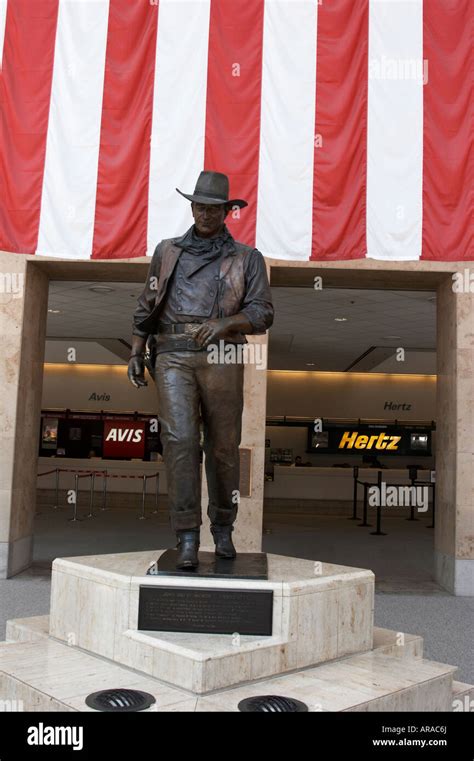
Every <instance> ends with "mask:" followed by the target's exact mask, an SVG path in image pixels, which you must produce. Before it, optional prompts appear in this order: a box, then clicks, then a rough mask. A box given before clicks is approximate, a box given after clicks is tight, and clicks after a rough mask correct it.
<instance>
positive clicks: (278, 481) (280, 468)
mask: <svg viewBox="0 0 474 761" xmlns="http://www.w3.org/2000/svg"><path fill="white" fill-rule="evenodd" d="M381 471H382V480H383V481H385V482H386V483H390V484H397V485H398V484H400V485H407V486H409V485H410V479H409V472H408V469H407V468H382V469H381ZM377 473H378V469H377V468H362V467H359V475H358V479H359V481H370V482H371V483H374V484H376V483H377ZM430 474H431V471H430V470H424V469H423V470H422V469H420V470H418V475H417V478H418V480H419V481H428V482H429V481H430ZM353 488H354V478H353V469H352V468H334V467H332V468H330V467H327V468H321V467H291V466H288V465H275V466H274V480H273V481H266V482H265V498H266V499H278V500H284V499H288V500H298V499H299V500H305V499H312V500H327V501H328V502H330V501H333V500H345V501H347V502H352V497H353ZM430 491H431V490H430ZM362 496H363V489H362V487H361V486H359V499H362Z"/></svg>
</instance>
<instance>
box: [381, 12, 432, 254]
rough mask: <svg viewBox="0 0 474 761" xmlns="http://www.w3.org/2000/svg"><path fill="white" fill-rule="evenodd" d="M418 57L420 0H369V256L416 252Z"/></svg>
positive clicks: (419, 141) (420, 131) (420, 129)
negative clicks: (389, 0)
mask: <svg viewBox="0 0 474 761" xmlns="http://www.w3.org/2000/svg"><path fill="white" fill-rule="evenodd" d="M425 1H426V0H425ZM427 1H428V2H429V1H430V0H427ZM422 62H423V3H422V0H397V2H387V0H370V5H369V62H368V69H369V95H368V130H367V131H368V134H367V249H368V251H367V256H368V257H370V258H373V259H398V260H413V259H419V258H420V255H421V225H422V186H423V78H422V74H423V68H422Z"/></svg>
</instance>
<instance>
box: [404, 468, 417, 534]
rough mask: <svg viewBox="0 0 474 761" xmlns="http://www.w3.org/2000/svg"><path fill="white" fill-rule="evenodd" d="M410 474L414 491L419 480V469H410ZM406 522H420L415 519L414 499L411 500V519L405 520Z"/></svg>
mask: <svg viewBox="0 0 474 761" xmlns="http://www.w3.org/2000/svg"><path fill="white" fill-rule="evenodd" d="M409 474H410V481H411V487H412V489H413V490H414V488H415V481H416V480H417V478H418V469H417V468H410V469H409ZM412 496H413V493H412ZM405 520H407V521H417V520H418V518H415V504H414V499H411V500H410V517H409V518H405Z"/></svg>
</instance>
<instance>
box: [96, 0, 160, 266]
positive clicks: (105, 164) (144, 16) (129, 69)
mask: <svg viewBox="0 0 474 761" xmlns="http://www.w3.org/2000/svg"><path fill="white" fill-rule="evenodd" d="M157 28H158V6H157V5H152V4H150V3H148V2H143V3H131V2H129V0H110V9H109V24H108V30H107V50H106V61H105V78H104V98H103V107H102V122H101V133H100V149H99V166H98V178H97V196H96V209H95V221H94V238H93V244H92V258H93V259H120V258H129V257H130V258H131V257H136V256H145V255H146V249H147V228H148V182H149V173H150V139H151V126H152V113H153V86H154V78H155V50H156V34H157Z"/></svg>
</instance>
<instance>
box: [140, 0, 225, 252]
mask: <svg viewBox="0 0 474 761" xmlns="http://www.w3.org/2000/svg"><path fill="white" fill-rule="evenodd" d="M209 17H210V0H199V2H196V0H188V1H187V2H176V0H160V5H159V13H158V38H157V46H156V65H155V83H154V93H153V122H152V134H151V155H150V182H149V191H148V236H147V255H148V256H150V255H151V254H153V251H154V249H155V247H156V245H157V243H158V242H159V241H160V240H162V239H163V238H171V237H173V236H175V235H182V234H183V233H184V232H185V231H186V230H187V228H188V227H189V226H190V225H191V224H192V223H193V218H192V215H191V210H190V203H189V201H187V200H186V199H184V198H183V197H182V196H180V195H179V194H178V193H177V192H176V188H179V189H180V190H182V191H183V192H184V193H192V192H193V190H194V186H195V184H196V180H197V178H198V175H199V172H201V170H202V169H203V168H204V138H205V127H206V92H207V61H208V47H209Z"/></svg>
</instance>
